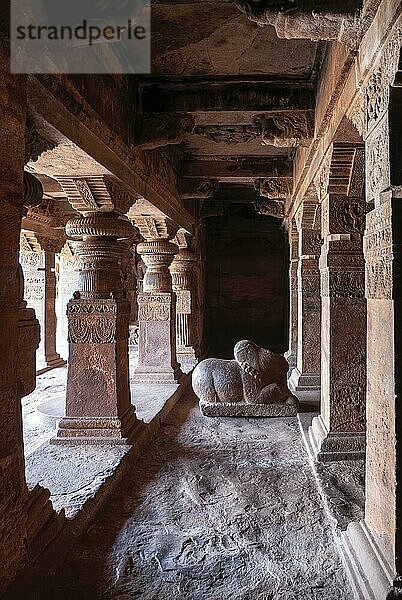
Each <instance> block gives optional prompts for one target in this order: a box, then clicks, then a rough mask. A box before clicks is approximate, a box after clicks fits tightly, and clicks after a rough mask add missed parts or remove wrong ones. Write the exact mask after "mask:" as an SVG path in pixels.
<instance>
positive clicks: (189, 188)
mask: <svg viewBox="0 0 402 600" xmlns="http://www.w3.org/2000/svg"><path fill="white" fill-rule="evenodd" d="M218 188H219V181H217V180H216V179H181V178H180V179H179V196H180V198H181V199H182V200H186V199H192V198H211V196H213V194H214V193H215V192H216V191H218Z"/></svg>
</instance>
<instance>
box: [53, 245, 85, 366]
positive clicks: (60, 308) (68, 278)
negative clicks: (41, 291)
mask: <svg viewBox="0 0 402 600" xmlns="http://www.w3.org/2000/svg"><path fill="white" fill-rule="evenodd" d="M69 244H71V242H69V243H68V244H65V246H64V248H63V249H62V251H61V253H60V255H59V280H58V282H57V290H58V295H57V315H58V327H57V347H58V348H59V349H60V352H61V353H62V356H67V355H68V341H67V338H68V320H67V304H68V302H69V300H71V298H72V297H73V294H74V292H76V291H77V290H78V280H79V270H80V259H79V257H78V256H77V255H76V254H74V253H73V252H72V250H71V248H70V245H69Z"/></svg>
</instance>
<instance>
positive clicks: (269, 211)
mask: <svg viewBox="0 0 402 600" xmlns="http://www.w3.org/2000/svg"><path fill="white" fill-rule="evenodd" d="M254 208H255V210H256V211H257V212H258V214H260V215H266V216H268V217H277V218H278V219H284V218H285V203H284V202H283V201H282V200H269V199H267V200H261V201H258V202H256V203H255V204H254Z"/></svg>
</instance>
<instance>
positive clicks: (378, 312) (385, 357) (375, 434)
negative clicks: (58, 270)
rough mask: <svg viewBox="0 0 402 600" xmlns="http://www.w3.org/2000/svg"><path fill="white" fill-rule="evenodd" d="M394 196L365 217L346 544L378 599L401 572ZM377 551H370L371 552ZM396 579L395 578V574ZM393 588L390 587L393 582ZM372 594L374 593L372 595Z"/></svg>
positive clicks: (401, 333) (398, 221) (401, 232)
mask: <svg viewBox="0 0 402 600" xmlns="http://www.w3.org/2000/svg"><path fill="white" fill-rule="evenodd" d="M400 202H401V200H400V198H392V199H391V200H388V201H387V202H384V203H382V204H381V205H380V206H378V207H377V208H375V209H374V210H373V211H371V212H370V213H368V214H367V224H366V231H365V235H364V255H365V259H366V295H367V328H368V331H369V333H370V335H369V336H368V338H367V365H368V369H369V372H368V385H367V400H366V415H367V448H366V501H365V514H364V521H361V522H359V523H351V524H350V525H349V527H348V529H347V531H346V534H345V537H344V544H345V545H346V546H347V547H348V550H350V549H351V550H352V552H351V556H352V557H353V560H354V562H355V563H356V564H353V567H354V568H355V569H358V570H359V572H360V573H361V577H362V578H363V577H364V580H365V581H367V582H368V583H367V584H366V585H367V589H369V590H374V591H375V593H376V597H378V598H385V597H387V598H397V597H398V592H399V589H400V585H399V583H400V574H401V570H402V568H401V563H400V560H401V554H400V548H401V542H402V539H401V518H402V515H401V511H400V506H401V501H402V498H401V490H400V485H399V472H400V468H401V452H400V435H401V428H400V423H401V417H402V415H401V398H400V389H401V377H400V369H399V365H400V364H401V360H402V355H401V348H402V344H401V341H402V340H401V337H402V326H401V325H402V323H401V314H400V306H401V293H400V292H401V284H400V282H401V273H402V246H401V240H402V212H401V204H400ZM372 548H375V555H374V556H373V554H370V552H372ZM398 576H399V577H398ZM392 586H394V587H392ZM373 597H374V596H373Z"/></svg>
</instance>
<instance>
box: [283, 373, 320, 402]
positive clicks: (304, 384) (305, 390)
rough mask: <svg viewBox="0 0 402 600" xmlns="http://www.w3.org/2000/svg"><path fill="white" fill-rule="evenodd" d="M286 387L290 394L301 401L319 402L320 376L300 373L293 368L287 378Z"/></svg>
mask: <svg viewBox="0 0 402 600" xmlns="http://www.w3.org/2000/svg"><path fill="white" fill-rule="evenodd" d="M288 386H289V389H290V390H291V392H293V393H294V394H295V395H296V396H299V399H301V400H309V401H311V402H320V398H321V376H320V375H319V374H317V373H301V372H300V371H299V369H298V368H297V367H295V368H294V369H293V370H292V372H291V374H290V377H289V380H288Z"/></svg>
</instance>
